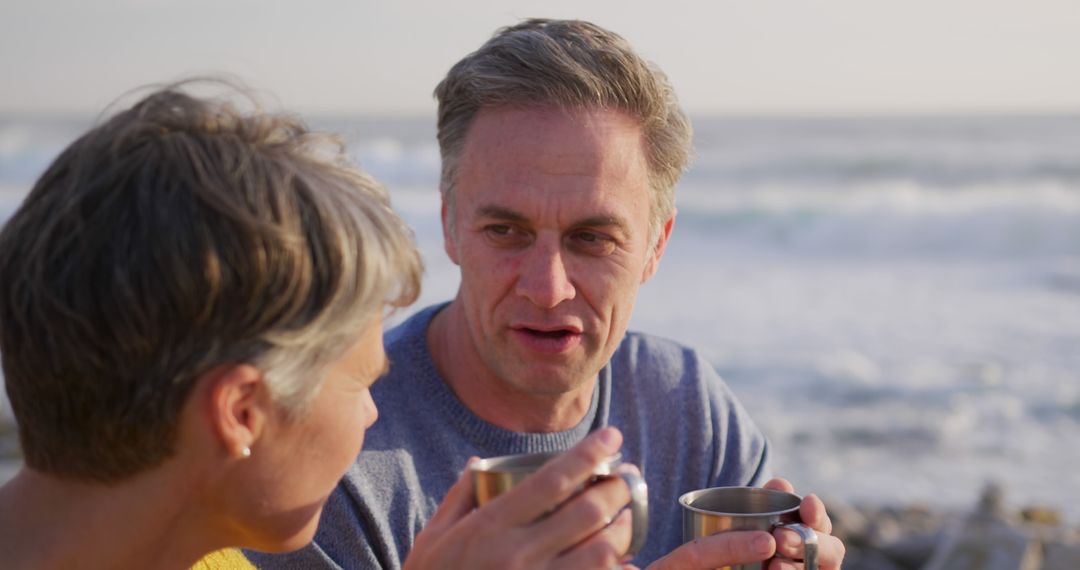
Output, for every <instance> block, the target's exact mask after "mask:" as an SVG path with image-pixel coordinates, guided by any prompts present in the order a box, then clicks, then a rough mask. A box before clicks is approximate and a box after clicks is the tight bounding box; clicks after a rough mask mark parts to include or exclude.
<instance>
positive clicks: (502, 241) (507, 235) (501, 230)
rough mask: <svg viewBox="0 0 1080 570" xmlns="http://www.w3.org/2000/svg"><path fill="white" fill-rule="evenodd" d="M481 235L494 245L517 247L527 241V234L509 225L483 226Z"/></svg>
mask: <svg viewBox="0 0 1080 570" xmlns="http://www.w3.org/2000/svg"><path fill="white" fill-rule="evenodd" d="M483 234H484V236H486V237H487V239H489V240H491V241H492V242H493V243H495V244H496V245H505V246H512V245H519V244H522V243H524V242H525V241H526V240H528V239H529V236H528V234H526V233H525V232H523V231H521V230H520V229H519V228H516V227H514V226H512V225H509V224H490V225H487V226H484V228H483Z"/></svg>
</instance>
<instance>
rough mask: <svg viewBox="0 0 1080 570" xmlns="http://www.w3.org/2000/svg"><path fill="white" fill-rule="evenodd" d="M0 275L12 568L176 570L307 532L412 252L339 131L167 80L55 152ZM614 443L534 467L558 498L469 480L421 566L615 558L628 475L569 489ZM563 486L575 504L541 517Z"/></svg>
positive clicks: (439, 521) (428, 543)
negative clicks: (502, 495) (477, 485)
mask: <svg viewBox="0 0 1080 570" xmlns="http://www.w3.org/2000/svg"><path fill="white" fill-rule="evenodd" d="M0 276H2V278H0V354H2V357H3V366H4V375H5V383H6V388H7V391H8V395H9V398H10V400H11V404H12V408H13V410H14V412H15V417H16V420H17V422H18V424H19V436H20V442H21V444H22V449H23V454H24V458H25V466H24V468H23V469H22V470H21V471H20V472H19V473H18V474H17V475H16V477H15V478H14V479H12V480H11V481H10V482H8V483H7V484H6V485H4V486H3V487H2V488H0V560H2V561H3V564H4V567H5V568H72V567H78V568H187V567H189V566H191V565H192V564H194V563H196V561H198V560H199V559H200V558H202V557H203V556H205V555H207V554H208V553H210V552H213V551H216V550H218V549H221V548H225V547H236V546H240V547H245V548H251V549H259V550H267V551H284V550H291V549H296V548H299V547H301V546H303V545H305V544H307V543H308V542H309V541H310V540H311V538H312V536H313V535H314V532H315V528H316V526H317V524H318V520H319V513H320V510H321V507H322V505H323V503H324V502H325V500H326V498H327V496H328V495H329V493H330V491H331V490H332V489H333V488H334V486H335V484H336V483H337V481H338V479H339V478H340V477H341V475H342V473H343V472H344V471H345V469H346V468H347V467H348V466H349V465H350V464H351V463H352V461H354V459H355V458H356V456H357V453H358V452H359V451H360V448H361V446H362V444H363V437H364V430H365V429H366V428H367V427H369V426H370V425H371V424H372V422H374V421H375V419H376V417H377V411H376V408H375V405H374V403H373V402H372V401H371V397H370V394H369V391H368V389H369V387H370V386H371V384H372V383H373V382H374V381H375V380H376V379H378V377H379V376H380V375H381V374H382V373H383V372H384V371H385V370H386V367H387V365H388V364H387V361H386V357H385V354H384V353H383V348H382V338H381V337H382V315H383V313H384V311H385V310H386V308H387V307H388V306H389V307H401V306H405V305H407V304H409V303H411V302H412V301H413V300H414V299H415V298H416V296H417V293H418V290H419V286H420V277H421V262H420V259H419V255H418V253H417V252H416V250H415V248H414V246H413V244H412V241H411V234H410V233H409V231H408V230H407V228H406V227H405V225H404V224H403V223H402V221H401V220H400V219H399V218H398V216H397V215H396V214H395V213H394V212H393V211H392V210H391V209H390V207H389V201H388V197H387V195H386V193H385V191H384V190H382V189H381V188H380V187H379V186H378V184H377V183H376V182H375V181H374V180H372V179H371V178H369V177H368V176H366V175H365V174H363V173H361V172H360V171H358V170H356V169H355V168H354V167H352V166H350V165H349V163H348V161H347V160H346V159H345V156H344V149H343V147H342V145H341V144H340V143H338V142H337V140H336V139H334V138H333V137H330V136H327V135H321V134H315V133H310V132H308V131H307V130H306V129H305V128H304V126H303V125H302V123H300V122H299V121H298V120H296V119H294V118H290V117H288V116H282V115H271V114H265V113H261V112H250V113H243V112H240V111H238V110H237V109H236V108H235V107H234V106H232V105H231V104H229V103H228V102H223V101H212V100H209V99H200V98H196V97H193V96H191V95H188V94H186V93H185V92H184V86H171V87H168V88H165V89H162V90H160V91H157V92H154V93H152V94H150V95H149V96H147V97H145V98H144V99H142V100H141V101H139V102H138V103H137V104H136V105H134V106H133V107H132V108H130V109H128V110H125V111H122V112H120V113H118V114H117V115H115V116H114V117H112V118H111V119H109V120H108V121H106V122H104V123H103V124H101V125H100V126H98V127H96V128H94V129H92V130H91V131H89V132H88V133H86V134H85V135H84V136H82V137H81V138H80V139H78V140H77V141H76V142H74V143H73V144H72V145H71V146H70V147H68V148H67V149H66V150H65V151H64V152H63V153H62V154H61V155H60V156H59V157H58V158H57V159H56V161H55V162H54V163H53V164H52V165H51V166H50V168H49V169H48V170H47V171H46V172H45V174H44V175H42V177H41V178H40V179H39V180H38V182H37V184H36V185H35V187H34V188H33V190H32V191H31V192H30V194H29V195H28V196H27V198H26V200H25V201H24V203H23V204H22V206H21V207H20V208H19V210H18V211H17V212H16V213H15V214H14V216H13V217H12V218H11V219H10V220H9V221H8V222H7V224H6V226H5V227H4V229H3V231H2V232H0ZM619 443H620V438H619V436H618V434H617V432H614V431H604V432H601V433H598V434H595V435H594V436H592V437H590V438H589V439H587V440H585V441H584V442H582V444H580V445H579V446H577V447H576V448H574V449H573V450H572V451H570V452H568V453H567V454H564V456H562V457H561V458H560V459H559V460H558V461H555V462H553V464H552V465H549V466H548V468H547V469H545V470H544V471H543V472H542V473H540V474H538V476H537V477H534V479H535V482H533V483H532V485H533V489H532V491H536V490H537V489H544V488H548V489H556V490H557V491H558V492H555V493H547V494H538V493H535V492H532V493H530V492H529V489H528V488H525V489H524V490H521V488H519V489H516V490H515V492H512V493H510V494H508V495H507V499H506V500H504V501H500V502H496V503H492V504H491V505H489V507H491V508H489V507H485V508H484V509H482V510H478V511H473V510H472V508H471V507H472V495H471V492H470V491H469V487H468V484H467V481H466V480H465V479H464V478H463V479H462V481H461V482H459V485H458V486H457V487H455V490H454V491H453V492H451V494H450V496H449V497H448V499H447V501H446V502H445V503H444V506H443V508H442V509H441V511H440V514H439V516H437V517H436V521H433V524H432V525H431V528H429V529H428V530H427V531H425V533H423V534H424V539H423V540H422V541H421V540H418V541H417V547H416V549H415V550H414V553H413V554H414V558H415V559H416V560H417V561H419V562H416V563H415V564H416V565H418V566H424V565H425V561H428V562H433V561H438V563H440V564H444V565H445V566H449V567H454V566H456V567H462V568H464V567H479V566H483V565H486V564H488V563H491V564H495V565H501V564H504V563H507V564H509V563H510V562H512V561H508V560H492V559H491V556H492V553H493V552H494V551H493V550H492V549H491V548H490V547H489V546H488V545H486V544H484V543H483V541H476V540H468V539H469V538H471V537H475V536H477V535H480V536H485V537H490V538H492V539H494V540H497V539H501V538H511V539H515V540H518V541H519V544H521V542H520V541H521V540H522V538H523V537H528V540H529V541H534V540H538V539H545V540H544V541H543V542H542V543H536V544H538V545H539V546H533V547H531V548H519V549H517V552H514V551H508V552H507V553H506V556H508V557H516V559H520V558H522V557H521V554H520V553H521V552H522V551H525V550H528V551H529V552H531V553H533V554H531V556H532V558H530V559H529V560H528V561H527V562H529V563H533V562H535V563H537V564H541V565H546V564H549V563H550V564H552V565H562V566H563V567H588V566H595V565H603V564H606V565H609V566H610V564H611V562H613V561H615V559H616V558H617V556H616V553H617V552H621V551H622V550H621V549H624V548H625V546H626V543H627V542H628V540H629V524H628V519H627V517H626V516H625V515H622V516H619V517H618V518H617V522H616V523H615V524H612V525H607V526H605V525H604V524H603V523H604V522H605V519H610V518H611V517H613V516H615V514H616V513H618V511H619V509H620V508H621V507H622V506H623V505H624V504H625V503H626V501H627V498H628V492H627V490H626V489H625V486H624V485H622V484H620V483H617V482H614V481H617V480H614V481H613V482H611V483H605V484H602V485H595V486H591V487H589V489H588V490H587V491H586V492H584V493H581V494H579V495H575V496H573V497H572V498H570V496H571V494H572V493H573V489H574V486H576V484H577V483H580V482H581V481H584V480H585V479H587V478H588V476H589V472H590V471H591V470H592V468H593V466H594V465H596V464H597V463H598V462H599V461H600V460H601V459H602V458H603V457H604V456H606V455H608V454H610V453H613V452H614V451H615V450H616V449H617V448H618V445H619ZM560 482H561V483H562V484H560ZM566 483H571V484H572V485H570V486H568V485H566ZM567 498H570V500H569V501H567V502H566V503H565V504H564V505H563V506H561V507H559V508H575V509H580V510H581V512H582V513H584V514H587V515H588V516H584V517H581V521H580V522H578V523H575V525H571V526H572V528H561V529H551V528H544V527H542V526H541V525H542V521H537V520H536V519H537V517H538V516H539V515H540V514H541V513H544V512H548V511H550V510H552V509H554V508H555V507H556V505H558V504H559V503H561V502H562V501H563V500H564V499H567ZM529 544H532V543H531V542H530V543H529ZM519 561H520V560H519ZM561 563H566V564H561Z"/></svg>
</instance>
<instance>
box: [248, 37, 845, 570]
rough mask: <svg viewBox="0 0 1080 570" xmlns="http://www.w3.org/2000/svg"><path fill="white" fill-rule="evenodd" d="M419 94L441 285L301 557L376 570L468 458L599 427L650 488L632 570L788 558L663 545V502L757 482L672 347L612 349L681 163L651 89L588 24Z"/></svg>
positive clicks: (653, 263) (736, 430) (511, 41)
mask: <svg viewBox="0 0 1080 570" xmlns="http://www.w3.org/2000/svg"><path fill="white" fill-rule="evenodd" d="M435 94H436V97H437V98H438V101H439V116H438V138H439V145H440V150H441V153H442V160H443V165H442V181H441V185H440V189H441V193H442V221H443V228H444V240H445V248H446V252H447V254H448V255H449V256H450V258H451V259H452V260H453V261H454V263H456V264H457V265H459V266H460V268H461V285H460V289H459V290H458V293H457V296H456V297H455V298H454V299H453V300H452V301H450V302H449V303H448V304H445V305H439V306H434V307H429V308H428V309H426V310H424V311H422V312H420V313H418V314H416V315H414V316H413V317H412V318H411V319H409V320H408V321H406V322H405V323H404V324H402V325H401V326H399V327H398V328H396V329H395V330H393V331H391V332H389V333H388V334H387V336H386V339H385V340H386V346H387V353H388V355H389V358H390V360H391V363H392V364H391V373H390V375H389V376H388V377H387V378H386V379H385V380H384V381H383V382H382V383H380V384H379V385H377V386H376V387H375V389H374V392H375V393H374V397H375V399H376V401H377V402H379V405H380V406H384V407H385V408H386V409H388V410H389V409H392V410H394V411H395V412H396V413H395V414H394V417H393V418H388V419H387V420H385V421H383V422H380V423H378V424H376V425H375V426H374V427H373V428H372V429H371V430H370V431H369V435H368V440H367V442H368V443H367V446H366V447H365V450H364V452H363V454H362V457H363V460H362V461H360V462H358V463H357V464H356V465H354V467H353V468H352V469H351V470H350V471H349V472H348V473H347V474H346V477H345V479H344V480H343V481H342V483H341V484H340V485H339V487H338V489H337V490H336V491H335V493H334V495H333V496H332V497H331V499H330V501H329V503H328V504H327V507H326V511H325V513H324V517H323V523H322V526H321V527H320V529H319V531H318V534H317V535H316V545H317V546H316V547H314V548H311V549H309V550H308V551H307V552H306V553H305V556H307V558H306V559H305V560H307V561H308V562H315V561H318V560H321V561H322V562H323V563H325V564H326V565H328V566H331V567H332V566H333V565H334V563H336V564H338V565H341V566H343V567H348V568H369V567H382V568H397V567H399V566H401V563H402V561H403V560H404V559H405V555H406V553H408V551H409V549H410V547H411V545H412V543H413V542H414V540H416V539H419V540H421V541H423V540H425V535H424V534H419V536H418V533H420V531H421V530H422V529H423V528H424V524H425V522H426V521H427V520H428V519H429V518H431V517H432V515H433V513H434V511H435V507H436V505H437V504H438V502H439V500H440V499H441V498H442V497H443V495H444V494H445V493H446V492H447V489H448V488H450V486H451V484H452V483H453V482H454V481H455V479H456V478H457V476H458V474H459V473H460V471H461V470H462V468H463V467H464V466H465V461H466V459H467V458H468V457H470V456H495V455H505V454H511V453H524V452H536V451H550V450H561V449H565V448H566V447H568V446H570V445H571V444H573V443H574V442H576V441H578V440H580V439H581V438H582V437H584V436H585V434H587V433H588V432H590V431H591V430H594V429H597V428H598V427H600V426H604V425H613V426H616V427H618V428H619V429H620V430H622V432H623V434H624V436H625V442H624V446H623V458H624V459H625V460H626V461H629V462H631V463H634V464H637V465H638V466H640V468H641V470H642V472H643V473H644V476H645V478H646V480H647V481H648V484H649V501H650V523H651V524H650V529H649V537H648V540H647V542H646V545H645V547H644V549H643V550H642V551H641V552H640V553H639V555H638V556H637V558H635V559H634V563H635V564H637V565H639V566H645V565H646V564H649V563H653V562H654V561H655V566H654V567H655V568H688V567H689V568H693V567H702V568H714V567H718V566H725V565H728V564H734V563H740V562H751V561H757V560H764V559H766V558H769V557H770V556H772V555H773V554H774V553H776V552H777V551H779V553H780V554H782V555H786V556H798V554H799V549H798V548H796V546H797V544H798V543H797V539H796V538H795V537H794V536H793V535H792V536H788V534H787V533H781V532H778V533H777V536H776V537H775V538H774V537H772V536H770V535H769V534H768V533H764V532H760V533H729V534H726V535H722V536H716V537H709V538H707V539H703V540H700V541H697V542H694V543H691V544H688V545H685V546H680V544H681V542H682V537H681V526H680V516H681V514H680V507H679V506H678V504H677V499H678V497H679V495H681V494H682V493H685V492H687V491H691V490H694V489H698V488H704V487H712V486H720V485H761V484H762V483H765V481H766V478H767V477H768V475H767V473H768V459H769V447H768V444H767V442H766V440H765V437H764V436H763V435H762V434H761V432H760V431H759V430H758V428H757V427H756V426H755V425H754V424H753V423H752V422H751V420H750V419H749V418H748V416H747V414H746V412H745V411H744V410H743V408H742V407H741V406H740V405H739V404H738V402H737V401H736V400H735V398H734V396H733V395H732V394H731V393H730V391H729V390H728V388H727V386H726V385H725V384H724V383H723V381H722V380H721V379H720V378H719V377H718V376H717V375H716V373H715V371H714V370H713V369H712V367H711V366H710V365H709V364H708V363H707V362H706V361H704V360H703V359H702V358H701V357H700V356H699V355H697V354H696V353H695V352H694V351H693V350H691V349H688V348H685V347H682V346H679V345H677V344H675V343H673V342H670V341H667V340H663V339H659V338H656V337H652V336H648V335H644V334H638V333H628V332H627V325H628V322H629V320H630V315H631V311H632V309H633V306H634V301H635V298H636V295H637V290H638V287H639V286H640V285H641V284H642V283H643V282H645V281H646V280H648V279H649V278H650V277H651V276H652V275H653V274H654V273H655V272H656V270H657V266H658V264H659V262H660V259H661V257H662V255H663V253H664V248H665V246H666V245H667V243H668V239H669V238H670V236H671V232H672V227H673V225H674V219H675V209H674V187H675V183H676V182H677V180H678V178H679V176H680V174H681V172H682V170H683V167H684V166H685V164H686V162H687V158H688V156H689V153H690V126H689V123H688V122H687V119H686V116H685V114H684V113H683V111H682V110H681V109H680V107H679V105H678V102H677V100H676V98H675V95H674V92H673V90H672V88H671V85H670V84H669V83H668V81H667V79H666V78H665V77H664V75H663V74H662V73H661V72H660V71H659V70H657V69H655V68H654V67H652V66H651V65H650V64H649V63H647V62H645V61H644V60H642V59H641V58H640V57H639V56H638V55H636V54H635V53H634V52H633V50H632V49H631V48H630V46H629V45H628V44H627V43H626V42H625V40H623V39H622V38H621V37H619V36H617V35H615V34H613V33H611V32H608V31H606V30H603V29H601V28H599V27H597V26H594V25H592V24H589V23H585V22H579V21H548V20H530V21H526V22H524V23H522V24H520V25H517V26H514V27H510V28H506V29H504V30H501V31H500V32H498V33H497V34H496V35H495V36H494V37H493V38H492V39H491V40H489V41H488V42H487V43H486V44H485V45H484V46H482V47H481V48H480V49H479V50H478V51H476V52H474V53H472V54H470V55H468V56H466V57H465V58H464V59H463V60H462V61H460V62H459V63H458V64H456V65H455V66H454V67H453V68H452V69H451V70H450V72H449V74H448V75H447V77H446V78H445V79H444V80H443V81H442V83H441V84H440V85H439V86H438V87H437V88H436V91H435ZM770 486H773V487H777V488H785V489H788V490H790V485H788V484H787V483H786V482H785V481H783V480H776V481H773V482H771V483H770ZM802 516H803V519H804V521H805V522H806V523H807V524H809V525H810V526H812V527H814V528H815V529H816V530H818V531H819V533H820V534H821V537H820V540H821V555H820V561H821V563H822V565H821V567H822V568H830V569H832V568H838V567H839V565H840V561H841V559H842V558H843V546H842V545H841V544H840V542H839V541H838V540H836V539H835V538H833V537H830V536H828V534H827V533H828V532H829V530H830V523H829V520H828V517H827V516H826V515H825V512H824V506H823V505H822V504H821V502H820V501H819V500H818V499H817V498H816V497H813V496H810V497H807V498H806V499H805V500H804V504H803V505H802ZM522 539H523V540H527V539H528V537H522ZM477 540H482V537H478V538H477ZM297 560H299V559H293V561H294V562H296V561H297ZM330 560H332V561H333V563H331V562H330ZM258 561H259V562H260V564H265V565H274V564H273V561H272V560H268V559H259V560H258ZM279 562H280V561H279Z"/></svg>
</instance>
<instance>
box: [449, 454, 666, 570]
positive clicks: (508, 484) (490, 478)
mask: <svg viewBox="0 0 1080 570" xmlns="http://www.w3.org/2000/svg"><path fill="white" fill-rule="evenodd" d="M558 455H559V454H558V453H524V454H519V455H503V456H501V457H489V458H487V459H480V460H477V461H474V462H473V463H472V465H470V466H469V469H471V470H472V479H473V489H475V491H476V503H477V505H480V506H482V505H484V504H486V503H487V502H488V501H490V500H492V499H494V498H495V497H497V496H499V495H501V494H503V493H505V492H507V491H509V490H510V489H511V488H513V487H514V485H517V484H518V483H520V482H521V481H523V480H524V479H525V478H526V477H528V476H529V475H531V474H532V473H534V472H535V471H536V470H537V469H539V468H540V466H541V465H543V464H544V463H547V461H548V460H549V459H552V458H554V457H556V456H558ZM621 463H622V456H621V455H620V454H615V455H612V456H611V457H608V458H607V459H606V460H604V461H603V462H602V463H600V465H598V466H597V468H596V469H595V470H594V471H593V477H592V479H591V480H590V482H596V481H599V480H601V479H607V478H610V477H619V478H621V479H622V480H623V481H625V482H626V485H627V486H628V487H630V515H631V518H632V519H633V531H632V533H633V534H632V536H631V539H630V547H629V548H627V550H626V554H631V555H633V554H637V553H638V552H639V551H641V548H642V547H643V546H645V538H646V536H647V534H648V529H649V491H648V487H647V486H646V485H645V480H644V479H643V478H642V477H641V476H640V475H638V474H636V473H622V472H618V471H616V467H618V466H619V465H620V464H621Z"/></svg>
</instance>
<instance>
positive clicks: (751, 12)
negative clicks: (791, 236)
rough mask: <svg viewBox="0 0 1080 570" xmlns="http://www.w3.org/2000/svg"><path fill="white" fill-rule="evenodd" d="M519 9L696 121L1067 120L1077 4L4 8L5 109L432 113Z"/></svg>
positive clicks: (251, 0) (1079, 40) (259, 3)
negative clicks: (1030, 115)
mask: <svg viewBox="0 0 1080 570" xmlns="http://www.w3.org/2000/svg"><path fill="white" fill-rule="evenodd" d="M530 16H545V17H560V18H581V19H587V20H591V21H593V22H595V23H597V24H600V25H602V26H604V27H607V28H609V29H612V30H614V31H616V32H618V33H620V34H622V35H623V36H625V37H626V38H627V39H629V40H630V42H631V43H633V44H634V45H635V46H636V47H637V48H638V50H639V51H640V52H641V53H642V54H644V55H645V56H646V57H647V58H649V59H652V60H653V61H655V62H657V63H658V64H659V65H660V66H661V67H662V68H663V69H664V70H665V71H666V72H667V73H668V75H669V76H670V77H671V78H672V81H673V82H674V84H675V87H676V90H677V91H678V93H679V95H680V97H681V99H682V101H683V103H684V105H685V107H686V108H687V109H688V110H689V111H690V112H691V113H718V114H829V115H837V114H875V113H948V112H962V113H995V112H1006V113H1014V112H1021V113H1026V112H1038V113H1045V112H1072V113H1076V112H1080V0H1013V1H1005V0H700V1H689V0H650V1H647V2H643V1H642V2H639V1H633V0H622V1H619V0H593V1H590V0H577V1H562V0H548V1H523V0H445V1H438V0H431V1H424V2H418V1H417V2H409V1H401V2H391V1H385V2H375V1H374V0H351V1H346V0H304V1H292V2H285V1H283V0H0V113H2V112H19V111H45V112H53V111H77V112H96V111H100V110H101V109H102V108H103V107H104V106H105V105H106V104H108V103H109V102H110V101H112V100H113V99H115V98H116V97H117V96H118V95H120V94H121V93H123V92H125V91H127V90H129V89H132V88H134V87H138V86H141V85H144V84H147V83H155V82H162V81H167V80H173V79H177V78H180V77H183V76H186V75H192V74H197V73H208V72H224V73H230V74H233V75H235V76H238V77H240V78H242V79H243V80H245V81H246V82H247V83H248V84H250V85H251V86H253V87H256V88H258V89H261V90H265V91H267V92H269V93H272V94H274V95H275V96H276V99H277V101H278V102H279V103H280V104H281V105H283V106H285V107H288V108H290V109H295V110H297V111H300V112H302V113H312V114H328V113H353V114H375V113H413V114H431V113H433V112H434V102H433V100H432V98H431V91H432V89H433V88H434V86H435V84H436V83H438V81H439V79H440V78H441V77H442V75H443V74H444V73H445V72H446V70H447V69H448V68H449V67H450V65H452V64H453V63H454V62H455V61H456V60H457V59H459V58H460V57H461V56H463V55H465V54H466V53H468V52H470V51H472V50H474V49H475V48H477V47H479V45H480V44H481V43H483V41H484V40H486V39H487V38H488V37H489V36H490V35H491V33H492V32H493V31H494V30H495V29H496V28H498V27H500V26H504V25H508V24H512V23H515V22H517V21H519V20H520V19H521V18H525V17H530Z"/></svg>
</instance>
